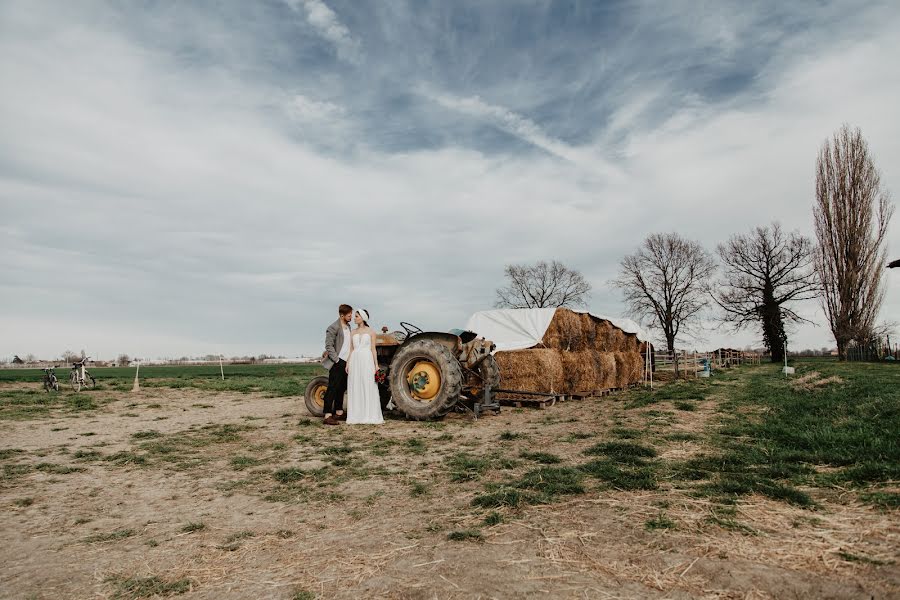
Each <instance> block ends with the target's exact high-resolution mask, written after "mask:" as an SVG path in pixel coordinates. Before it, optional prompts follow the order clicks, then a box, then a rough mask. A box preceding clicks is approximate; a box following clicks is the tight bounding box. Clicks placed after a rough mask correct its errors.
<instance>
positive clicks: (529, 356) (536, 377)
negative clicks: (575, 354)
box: [494, 348, 564, 393]
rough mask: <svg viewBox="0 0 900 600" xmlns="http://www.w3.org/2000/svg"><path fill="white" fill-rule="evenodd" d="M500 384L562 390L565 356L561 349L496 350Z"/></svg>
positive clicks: (507, 386) (518, 388) (538, 390)
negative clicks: (563, 356)
mask: <svg viewBox="0 0 900 600" xmlns="http://www.w3.org/2000/svg"><path fill="white" fill-rule="evenodd" d="M494 357H495V358H496V360H497V366H498V367H499V368H500V387H502V388H506V389H509V390H523V391H527V392H557V393H564V392H560V388H562V387H564V384H563V365H562V356H561V353H560V352H559V351H558V350H552V349H549V348H532V349H530V350H516V351H513V352H497V353H496V354H495V355H494Z"/></svg>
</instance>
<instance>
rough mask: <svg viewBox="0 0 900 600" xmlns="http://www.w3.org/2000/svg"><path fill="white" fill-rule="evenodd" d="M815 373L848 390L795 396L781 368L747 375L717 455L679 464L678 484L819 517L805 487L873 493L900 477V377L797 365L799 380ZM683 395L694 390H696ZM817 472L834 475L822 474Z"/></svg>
mask: <svg viewBox="0 0 900 600" xmlns="http://www.w3.org/2000/svg"><path fill="white" fill-rule="evenodd" d="M812 370H816V371H819V372H821V373H822V376H823V377H829V376H833V375H836V376H839V377H840V378H841V379H843V380H844V381H845V384H844V385H841V386H823V387H821V388H819V389H816V390H812V391H809V390H795V389H793V388H792V387H791V386H790V380H787V379H785V378H784V377H783V376H781V375H780V373H779V370H778V367H777V365H769V366H766V367H764V368H761V369H754V370H752V371H749V372H747V374H745V375H743V376H742V377H741V378H740V379H739V380H738V381H737V383H738V385H736V386H735V387H733V388H731V389H732V390H733V391H732V393H730V394H729V395H728V399H727V400H726V401H724V402H723V403H722V404H721V405H720V409H721V415H722V416H721V418H720V424H719V427H718V429H717V430H716V431H715V432H713V434H712V437H711V441H712V442H714V445H715V447H716V448H717V450H716V451H714V452H711V453H708V454H705V455H701V456H697V457H694V458H692V459H690V460H687V461H684V462H683V463H680V464H676V465H673V473H674V475H675V477H676V478H678V479H681V480H683V481H688V482H698V483H697V484H696V485H694V486H693V490H694V491H695V492H696V493H699V494H702V495H707V496H711V497H714V498H725V499H727V498H734V497H738V496H743V495H746V494H750V493H759V494H761V495H764V496H767V497H769V498H772V499H775V500H779V501H784V502H787V503H790V504H794V505H797V506H801V507H810V508H811V507H815V506H816V502H815V501H814V500H813V498H812V497H811V496H810V494H809V493H807V492H806V491H803V490H801V489H799V488H798V486H800V485H804V486H810V487H817V486H829V485H837V486H846V485H850V486H858V487H865V486H867V485H871V484H877V483H883V482H890V481H895V480H897V479H898V478H900V441H898V437H897V435H896V432H897V431H900V403H898V401H897V394H896V389H898V387H900V369H897V368H896V366H894V365H886V364H869V363H838V362H835V361H802V362H798V364H797V376H802V375H803V373H804V372H809V371H812ZM700 385H701V386H702V387H704V388H705V387H706V386H707V385H709V384H708V383H704V384H700ZM679 386H680V387H681V388H682V390H687V389H688V388H689V387H690V386H691V384H688V383H684V384H679ZM666 387H668V386H666ZM662 389H665V387H664V388H662ZM683 393H684V395H689V394H688V393H687V392H686V391H684V392H683ZM669 439H672V437H671V436H670V438H669ZM816 466H823V467H829V469H828V472H827V473H824V474H819V473H818V472H817V469H816V468H815V467H816ZM873 498H877V497H873ZM889 502H890V500H888V503H889Z"/></svg>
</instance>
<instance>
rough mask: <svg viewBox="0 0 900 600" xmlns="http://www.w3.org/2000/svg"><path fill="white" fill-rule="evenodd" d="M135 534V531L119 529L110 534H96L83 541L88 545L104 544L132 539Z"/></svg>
mask: <svg viewBox="0 0 900 600" xmlns="http://www.w3.org/2000/svg"><path fill="white" fill-rule="evenodd" d="M134 533H135V531H134V529H117V530H115V531H110V532H108V533H95V534H92V535H89V536H87V537H86V538H84V539H83V540H82V541H83V542H84V543H86V544H102V543H105V542H117V541H119V540H124V539H125V538H130V537H131V536H133V535H134Z"/></svg>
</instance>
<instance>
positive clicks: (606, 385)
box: [593, 351, 618, 390]
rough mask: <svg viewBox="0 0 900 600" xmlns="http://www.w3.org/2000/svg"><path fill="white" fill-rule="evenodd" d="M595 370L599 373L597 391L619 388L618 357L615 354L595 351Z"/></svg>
mask: <svg viewBox="0 0 900 600" xmlns="http://www.w3.org/2000/svg"><path fill="white" fill-rule="evenodd" d="M593 355H594V369H595V371H596V372H597V387H595V388H594V389H595V390H608V389H610V388H614V387H618V386H617V385H616V382H617V381H618V376H617V371H616V355H615V354H614V353H613V352H597V351H594V353H593Z"/></svg>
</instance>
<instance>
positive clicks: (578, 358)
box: [495, 348, 644, 394]
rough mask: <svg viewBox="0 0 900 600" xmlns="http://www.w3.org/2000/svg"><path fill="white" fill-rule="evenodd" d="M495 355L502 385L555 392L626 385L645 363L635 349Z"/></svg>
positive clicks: (636, 379) (540, 350)
mask: <svg viewBox="0 0 900 600" xmlns="http://www.w3.org/2000/svg"><path fill="white" fill-rule="evenodd" d="M495 356H496V358H497V364H498V366H499V367H500V376H501V381H502V384H501V386H502V387H503V388H505V389H512V390H523V391H528V392H547V393H550V392H553V393H557V394H579V393H588V392H597V391H600V390H606V389H611V388H623V387H627V386H629V385H631V384H634V383H638V382H639V381H640V380H641V375H642V369H643V364H644V363H643V359H642V358H641V355H640V354H639V353H637V352H598V351H597V350H582V351H580V352H566V351H564V350H555V349H549V348H532V349H530V350H516V351H513V352H498V353H497V354H496V355H495Z"/></svg>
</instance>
